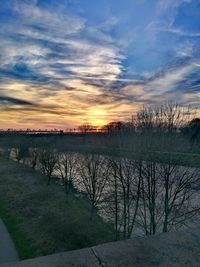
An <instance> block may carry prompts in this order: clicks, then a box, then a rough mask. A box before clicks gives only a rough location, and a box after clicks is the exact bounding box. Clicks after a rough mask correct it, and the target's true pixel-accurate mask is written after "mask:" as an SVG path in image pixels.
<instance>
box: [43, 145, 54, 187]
mask: <svg viewBox="0 0 200 267" xmlns="http://www.w3.org/2000/svg"><path fill="white" fill-rule="evenodd" d="M38 160H39V163H40V167H41V170H42V172H43V173H44V174H45V175H46V176H47V177H48V181H47V185H49V184H50V180H51V177H52V174H53V172H54V170H55V168H56V164H57V162H58V155H57V152H56V150H55V149H40V150H39V157H38Z"/></svg>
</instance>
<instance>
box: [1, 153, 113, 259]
mask: <svg viewBox="0 0 200 267" xmlns="http://www.w3.org/2000/svg"><path fill="white" fill-rule="evenodd" d="M46 179H47V178H46V177H45V176H43V175H42V174H41V173H39V172H34V171H32V170H31V169H30V168H28V167H26V166H24V165H21V164H18V163H16V162H12V161H6V160H5V159H2V158H0V203H1V206H0V217H1V218H2V219H3V220H4V222H5V224H6V226H7V228H8V230H9V232H10V234H11V236H12V238H13V240H14V242H15V245H16V248H17V251H18V254H19V256H20V258H21V259H27V258H32V257H36V256H41V255H48V254H52V253H56V252H62V251H67V250H73V249H80V248H84V247H90V246H94V245H97V244H100V243H105V242H109V241H113V240H114V229H113V226H112V225H111V224H107V223H105V222H103V221H102V219H101V218H100V216H98V214H95V215H94V218H93V220H92V221H91V220H90V205H89V203H88V201H86V199H85V197H83V196H82V195H78V196H74V195H71V196H70V198H69V202H68V203H66V196H65V193H64V188H63V187H62V186H61V185H58V184H55V183H53V182H52V184H51V185H50V186H47V185H46Z"/></svg>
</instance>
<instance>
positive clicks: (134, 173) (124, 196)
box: [104, 158, 141, 239]
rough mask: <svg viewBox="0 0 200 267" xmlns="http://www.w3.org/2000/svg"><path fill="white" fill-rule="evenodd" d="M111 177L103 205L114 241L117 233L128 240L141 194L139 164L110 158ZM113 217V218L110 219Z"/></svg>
mask: <svg viewBox="0 0 200 267" xmlns="http://www.w3.org/2000/svg"><path fill="white" fill-rule="evenodd" d="M111 166H112V176H111V179H110V183H109V189H108V192H107V194H108V197H107V199H106V200H107V203H106V205H104V207H105V209H106V210H107V212H108V213H109V214H110V217H111V220H112V219H113V221H114V225H115V234H116V239H118V237H119V232H123V237H124V238H130V237H131V235H132V232H133V228H134V226H135V223H136V218H137V213H138V208H139V201H140V194H141V162H140V161H136V160H131V159H126V158H112V159H111ZM112 215H113V217H112Z"/></svg>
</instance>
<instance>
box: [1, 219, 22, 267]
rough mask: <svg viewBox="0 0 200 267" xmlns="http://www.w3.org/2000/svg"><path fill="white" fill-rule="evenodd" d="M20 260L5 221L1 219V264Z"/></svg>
mask: <svg viewBox="0 0 200 267" xmlns="http://www.w3.org/2000/svg"><path fill="white" fill-rule="evenodd" d="M18 260H19V258H18V255H17V251H16V249H15V246H14V243H13V241H12V239H11V237H10V235H9V233H8V231H7V229H6V227H5V225H4V223H3V221H2V220H1V219H0V264H1V263H6V262H14V261H18Z"/></svg>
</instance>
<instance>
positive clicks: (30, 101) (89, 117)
mask: <svg viewBox="0 0 200 267" xmlns="http://www.w3.org/2000/svg"><path fill="white" fill-rule="evenodd" d="M166 101H173V102H178V103H179V104H180V105H192V106H194V107H197V108H198V107H199V104H200V0H57V1H55V0H7V1H1V5H0V128H4V129H6V128H18V129H19V128H23V129H25V128H37V129H38V128H41V129H52V128H59V129H65V128H73V127H77V126H78V125H81V124H83V123H91V124H94V125H97V126H99V125H103V124H106V123H108V122H110V121H115V120H127V119H128V118H130V117H131V115H132V114H135V113H136V112H137V111H138V110H139V109H140V108H141V107H142V106H143V105H151V104H153V105H154V104H159V103H163V102H166Z"/></svg>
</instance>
